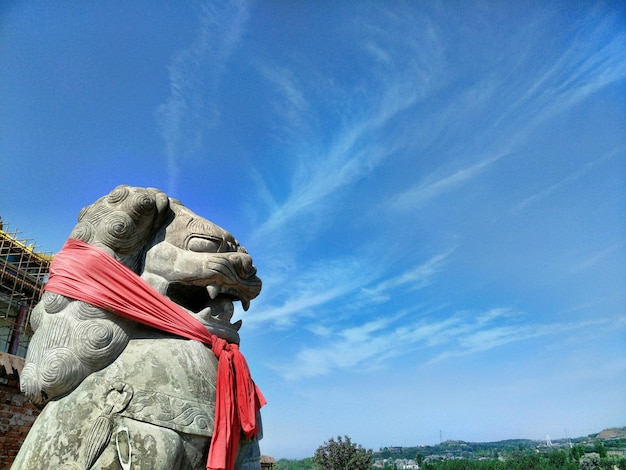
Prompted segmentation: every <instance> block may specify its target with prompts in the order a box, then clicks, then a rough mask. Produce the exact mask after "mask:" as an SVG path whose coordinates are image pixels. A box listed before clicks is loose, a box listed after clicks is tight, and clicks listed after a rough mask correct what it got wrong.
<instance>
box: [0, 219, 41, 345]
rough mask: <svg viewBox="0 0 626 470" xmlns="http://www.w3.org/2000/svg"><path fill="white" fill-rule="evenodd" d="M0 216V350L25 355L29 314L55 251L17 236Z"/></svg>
mask: <svg viewBox="0 0 626 470" xmlns="http://www.w3.org/2000/svg"><path fill="white" fill-rule="evenodd" d="M18 236H19V232H18V231H17V230H15V231H10V230H9V229H8V228H7V227H6V224H4V225H3V223H2V219H0V352H7V353H9V354H13V355H16V356H22V357H24V356H25V355H26V349H27V348H28V343H29V342H30V337H31V336H32V330H31V329H30V314H31V311H32V309H33V307H34V306H35V305H36V304H37V302H39V299H40V298H41V293H42V291H43V287H44V284H45V283H46V281H47V279H48V272H49V269H50V262H51V261H52V255H51V254H49V253H41V252H36V251H35V249H36V247H35V246H34V244H33V243H31V242H32V240H30V239H26V240H22V241H20V240H18V238H17V237H18Z"/></svg>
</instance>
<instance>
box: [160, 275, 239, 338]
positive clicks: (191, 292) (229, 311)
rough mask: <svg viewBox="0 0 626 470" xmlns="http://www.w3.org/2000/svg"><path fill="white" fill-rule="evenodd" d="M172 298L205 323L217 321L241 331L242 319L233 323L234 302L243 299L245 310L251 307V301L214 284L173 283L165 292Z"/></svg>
mask: <svg viewBox="0 0 626 470" xmlns="http://www.w3.org/2000/svg"><path fill="white" fill-rule="evenodd" d="M165 295H166V296H167V297H168V298H169V299H170V300H172V301H173V302H175V303H177V304H178V305H180V306H181V307H183V308H185V309H186V310H188V311H190V312H192V313H194V314H195V316H196V317H197V318H198V319H199V320H201V321H202V322H203V323H208V322H217V323H219V324H220V325H223V326H224V327H227V328H229V329H232V330H234V331H239V328H241V320H238V321H236V322H235V323H231V322H230V320H231V319H232V317H233V313H234V306H233V302H235V301H238V300H239V301H241V305H242V307H243V309H244V310H248V308H249V307H250V301H249V300H247V299H239V298H238V297H237V296H236V295H234V294H233V293H231V292H223V291H222V289H221V288H220V287H219V286H217V285H214V284H211V285H209V286H194V285H189V284H179V283H171V284H170V285H169V286H168V288H167V292H166V294H165Z"/></svg>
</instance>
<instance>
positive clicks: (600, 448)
mask: <svg viewBox="0 0 626 470" xmlns="http://www.w3.org/2000/svg"><path fill="white" fill-rule="evenodd" d="M593 450H594V452H597V453H598V455H599V456H600V458H601V459H605V458H606V449H605V448H604V444H602V441H601V440H600V439H596V440H595V442H594V443H593Z"/></svg>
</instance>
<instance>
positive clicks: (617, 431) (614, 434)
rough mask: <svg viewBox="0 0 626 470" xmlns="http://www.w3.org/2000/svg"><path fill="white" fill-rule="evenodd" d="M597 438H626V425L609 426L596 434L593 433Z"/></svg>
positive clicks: (607, 439) (605, 439)
mask: <svg viewBox="0 0 626 470" xmlns="http://www.w3.org/2000/svg"><path fill="white" fill-rule="evenodd" d="M593 437H595V438H596V439H600V440H603V441H609V440H613V439H626V427H623V428H608V429H605V430H603V431H601V432H599V433H598V434H596V435H593Z"/></svg>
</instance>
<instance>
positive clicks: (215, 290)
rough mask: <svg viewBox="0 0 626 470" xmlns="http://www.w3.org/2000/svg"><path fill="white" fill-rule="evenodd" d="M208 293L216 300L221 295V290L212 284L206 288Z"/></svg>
mask: <svg viewBox="0 0 626 470" xmlns="http://www.w3.org/2000/svg"><path fill="white" fill-rule="evenodd" d="M206 290H207V292H208V293H209V297H211V300H215V298H216V297H217V296H218V295H219V293H220V288H219V287H217V286H215V285H213V284H211V285H208V286H207V287H206Z"/></svg>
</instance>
